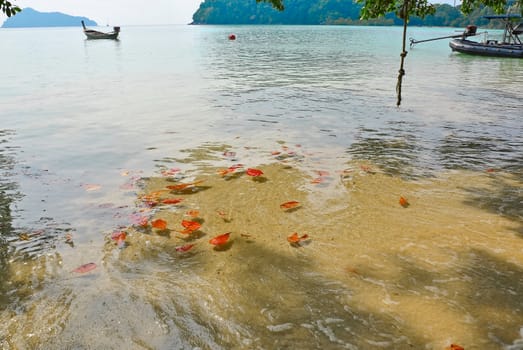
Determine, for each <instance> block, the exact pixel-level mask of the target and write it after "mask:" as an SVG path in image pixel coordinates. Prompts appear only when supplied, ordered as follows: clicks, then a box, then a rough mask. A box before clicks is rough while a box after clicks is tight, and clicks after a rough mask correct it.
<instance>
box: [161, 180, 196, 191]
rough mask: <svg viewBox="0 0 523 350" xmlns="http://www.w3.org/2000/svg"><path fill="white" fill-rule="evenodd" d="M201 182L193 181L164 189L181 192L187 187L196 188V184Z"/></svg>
mask: <svg viewBox="0 0 523 350" xmlns="http://www.w3.org/2000/svg"><path fill="white" fill-rule="evenodd" d="M202 182H203V180H199V181H194V182H189V183H184V184H176V185H169V186H166V187H167V188H168V189H170V190H173V191H181V190H184V189H186V188H188V187H192V186H196V185H197V184H199V183H202Z"/></svg>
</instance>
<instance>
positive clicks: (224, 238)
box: [209, 232, 231, 245]
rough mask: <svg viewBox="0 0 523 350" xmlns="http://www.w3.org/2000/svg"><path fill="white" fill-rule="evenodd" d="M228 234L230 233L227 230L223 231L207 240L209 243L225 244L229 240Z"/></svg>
mask: <svg viewBox="0 0 523 350" xmlns="http://www.w3.org/2000/svg"><path fill="white" fill-rule="evenodd" d="M230 235H231V233H230V232H227V233H224V234H222V235H219V236H216V237H214V238H212V239H211V240H210V241H209V243H211V244H212V245H222V244H225V243H227V241H228V240H229V236H230Z"/></svg>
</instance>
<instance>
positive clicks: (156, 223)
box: [151, 219, 167, 230]
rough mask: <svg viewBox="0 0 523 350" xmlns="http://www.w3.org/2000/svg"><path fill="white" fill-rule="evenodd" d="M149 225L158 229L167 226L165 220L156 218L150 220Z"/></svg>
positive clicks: (163, 228)
mask: <svg viewBox="0 0 523 350" xmlns="http://www.w3.org/2000/svg"><path fill="white" fill-rule="evenodd" d="M151 226H152V227H154V228H157V229H159V230H165V229H166V228H167V221H165V220H163V219H156V220H154V221H151Z"/></svg>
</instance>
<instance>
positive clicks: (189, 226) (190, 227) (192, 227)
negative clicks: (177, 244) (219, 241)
mask: <svg viewBox="0 0 523 350" xmlns="http://www.w3.org/2000/svg"><path fill="white" fill-rule="evenodd" d="M182 226H183V227H185V230H183V231H180V232H181V233H185V234H189V233H192V232H194V231H196V230H198V229H199V228H200V227H202V225H201V224H200V223H199V222H197V221H189V220H182Z"/></svg>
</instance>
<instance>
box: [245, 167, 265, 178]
mask: <svg viewBox="0 0 523 350" xmlns="http://www.w3.org/2000/svg"><path fill="white" fill-rule="evenodd" d="M245 173H246V174H247V175H249V176H254V177H256V176H261V175H263V171H261V170H260V169H253V168H248V169H247V171H246V172H245Z"/></svg>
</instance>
